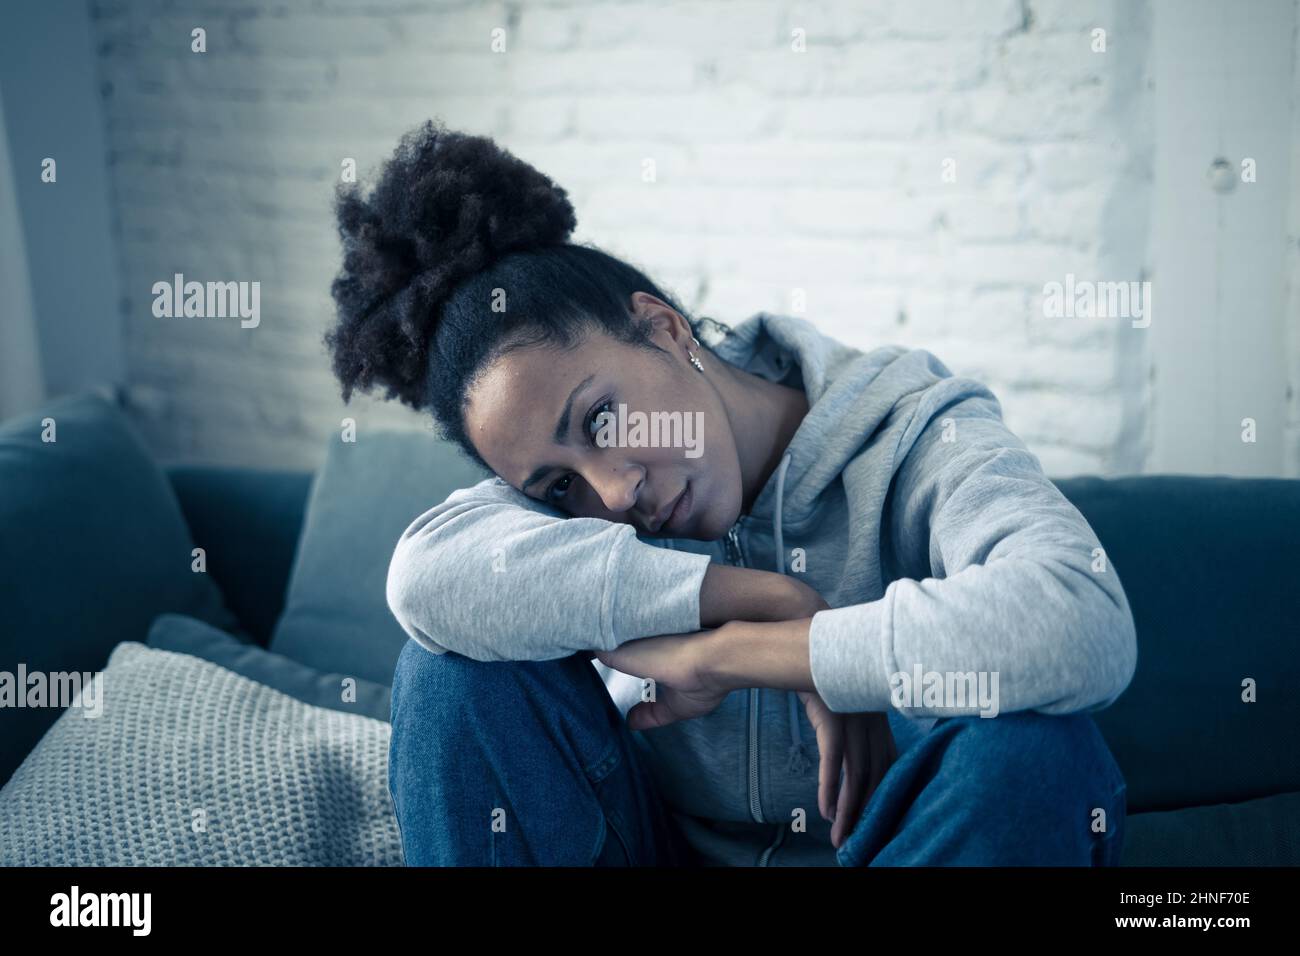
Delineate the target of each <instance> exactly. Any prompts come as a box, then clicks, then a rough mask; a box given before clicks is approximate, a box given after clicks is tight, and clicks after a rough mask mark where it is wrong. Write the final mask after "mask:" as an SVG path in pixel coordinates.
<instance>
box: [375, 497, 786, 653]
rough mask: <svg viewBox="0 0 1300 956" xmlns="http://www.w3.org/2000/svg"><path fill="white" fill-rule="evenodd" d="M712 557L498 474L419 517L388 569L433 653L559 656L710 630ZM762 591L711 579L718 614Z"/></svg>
mask: <svg viewBox="0 0 1300 956" xmlns="http://www.w3.org/2000/svg"><path fill="white" fill-rule="evenodd" d="M709 567H710V561H709V556H708V555H706V554H696V553H694V552H688V551H674V550H672V549H669V548H661V547H657V546H655V545H651V544H647V543H646V542H644V541H642V540H640V539H639V538H637V537H636V529H635V528H634V527H633V526H632V525H629V524H618V523H613V522H609V521H604V520H601V519H599V518H574V517H566V516H563V515H561V514H559V513H558V512H556V511H554V510H552V509H549V508H546V507H545V506H544V505H542V504H541V503H540V502H538V501H536V500H534V499H532V498H529V497H528V496H527V495H524V494H521V493H520V492H518V491H516V490H515V489H514V488H513V487H511V486H510V485H508V484H506V483H505V482H503V481H500V480H499V479H488V480H486V481H483V482H480V483H479V484H477V485H474V486H472V487H470V488H462V489H459V490H457V491H455V492H453V493H452V494H451V495H449V496H448V497H447V499H446V500H445V501H444V502H442V503H441V504H439V505H437V506H436V507H434V508H431V509H429V510H428V511H427V512H425V513H424V514H422V515H421V516H420V517H419V518H417V519H416V520H415V521H413V522H412V523H411V524H410V526H408V527H407V529H406V530H405V531H404V532H403V533H402V536H401V538H400V540H399V541H398V543H397V546H396V548H395V549H394V552H393V557H392V560H391V562H390V563H389V568H388V582H387V598H388V605H389V608H390V609H391V610H392V612H393V615H394V617H396V618H397V621H398V623H399V624H401V626H402V628H403V630H405V631H406V632H407V634H409V635H410V636H411V637H412V638H414V639H415V640H417V641H419V642H420V643H421V644H422V645H423V646H425V647H426V648H428V649H429V650H431V651H433V652H434V653H441V652H443V651H448V650H450V651H455V652H457V653H459V654H463V655H465V656H466V657H470V658H473V659H475V660H482V661H490V660H514V661H523V660H551V659H554V658H559V657H567V656H568V655H570V654H574V653H577V652H579V651H590V650H610V649H612V648H615V647H617V646H619V645H620V644H622V643H623V642H625V641H628V640H632V639H633V638H641V637H647V636H650V635H656V634H678V633H684V632H689V631H696V630H699V629H700V628H701V626H702V625H701V623H700V616H701V601H702V594H701V592H702V589H703V586H704V578H705V572H706V569H708V568H709ZM760 591H761V589H759V588H756V587H755V586H754V584H753V582H752V581H750V580H746V581H744V582H741V583H737V582H736V581H734V580H732V579H731V578H729V577H726V576H724V577H723V578H718V577H717V576H715V577H714V578H713V579H711V584H710V588H709V595H708V604H707V609H708V611H709V613H710V618H711V619H712V616H713V615H714V614H716V613H719V612H720V611H723V610H725V609H728V608H730V607H732V606H737V605H740V604H743V603H744V602H745V601H746V600H756V595H757V594H759V592H760Z"/></svg>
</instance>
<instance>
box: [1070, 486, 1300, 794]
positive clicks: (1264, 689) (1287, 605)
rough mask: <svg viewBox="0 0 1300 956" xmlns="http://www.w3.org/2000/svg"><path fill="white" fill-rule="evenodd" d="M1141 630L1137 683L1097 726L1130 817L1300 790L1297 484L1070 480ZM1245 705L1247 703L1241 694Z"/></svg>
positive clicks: (1299, 511)
mask: <svg viewBox="0 0 1300 956" xmlns="http://www.w3.org/2000/svg"><path fill="white" fill-rule="evenodd" d="M1058 484H1059V486H1060V488H1061V491H1062V492H1063V493H1064V494H1065V495H1066V497H1068V498H1069V499H1070V500H1071V501H1073V502H1074V504H1075V505H1076V506H1077V507H1078V508H1079V510H1080V511H1081V512H1082V513H1083V515H1084V517H1085V518H1087V519H1088V522H1089V523H1090V524H1091V525H1092V527H1093V530H1095V531H1096V532H1097V537H1098V538H1099V539H1100V540H1101V543H1102V546H1103V547H1104V548H1105V550H1106V554H1107V557H1108V560H1109V563H1110V565H1111V566H1112V567H1113V568H1114V569H1115V570H1116V571H1117V572H1118V573H1119V575H1120V580H1121V581H1123V583H1124V591H1125V593H1126V594H1127V595H1128V599H1129V604H1130V605H1131V606H1132V608H1133V619H1134V621H1135V623H1136V625H1137V640H1138V661H1137V672H1136V673H1135V674H1134V676H1133V681H1132V683H1131V684H1130V685H1129V687H1128V689H1127V690H1126V691H1125V692H1124V694H1123V695H1121V696H1120V698H1119V699H1118V700H1117V701H1116V702H1115V703H1114V704H1112V705H1111V706H1110V707H1109V708H1107V709H1105V710H1103V711H1100V712H1098V713H1096V714H1095V715H1094V716H1095V719H1096V721H1097V726H1098V727H1099V728H1100V729H1101V732H1102V734H1103V735H1104V736H1105V738H1106V741H1107V743H1108V744H1109V745H1110V748H1111V751H1112V753H1114V755H1115V759H1116V762H1117V763H1118V764H1119V766H1120V770H1121V771H1122V772H1123V774H1124V777H1125V779H1126V780H1127V782H1128V806H1129V811H1130V812H1132V813H1141V812H1145V811H1148V810H1175V809H1179V808H1181V807H1192V806H1202V805H1207V804H1219V803H1225V804H1233V803H1240V802H1242V801H1245V800H1250V799H1252V798H1254V797H1257V796H1259V795H1261V794H1276V793H1289V792H1293V791H1300V694H1296V693H1295V691H1294V688H1295V687H1296V686H1297V685H1300V654H1297V653H1296V649H1295V648H1296V626H1297V622H1298V621H1300V587H1297V586H1296V571H1295V562H1294V561H1293V560H1291V559H1290V558H1289V557H1288V556H1289V555H1291V554H1293V553H1294V552H1295V548H1296V541H1298V540H1300V481H1294V480H1290V481H1288V480H1279V479H1264V478H1256V479H1241V478H1224V477H1191V476H1166V475H1155V476H1145V477H1136V478H1112V479H1103V478H1077V479H1067V480H1062V481H1060V482H1058ZM1247 681H1250V682H1253V687H1254V695H1255V699H1254V701H1253V702H1248V701H1247V700H1244V699H1243V695H1244V689H1243V683H1244V682H1247Z"/></svg>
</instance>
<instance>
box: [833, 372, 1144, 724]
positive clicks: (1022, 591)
mask: <svg viewBox="0 0 1300 956" xmlns="http://www.w3.org/2000/svg"><path fill="white" fill-rule="evenodd" d="M931 359H932V361H931V365H932V367H933V368H936V369H938V370H940V371H941V372H942V373H943V374H950V373H948V372H947V369H945V368H944V367H943V365H942V363H941V362H939V361H938V359H933V357H931ZM914 405H915V413H914V414H913V415H912V416H911V418H910V420H909V422H908V425H907V427H906V428H905V429H904V432H903V437H902V440H901V441H900V454H901V453H903V452H902V449H904V448H906V449H908V450H907V451H906V453H905V457H904V459H903V461H902V462H901V464H900V466H899V467H898V469H897V472H896V474H895V476H894V483H893V487H892V490H891V492H890V494H889V496H888V498H887V499H886V504H885V514H884V518H883V521H884V524H883V526H882V532H881V537H882V552H884V553H885V558H886V569H887V570H889V569H890V565H892V566H893V570H894V571H896V572H897V576H895V575H893V574H891V575H889V576H888V577H887V578H886V580H889V577H894V580H892V581H890V583H889V584H888V586H887V587H886V589H885V592H884V596H883V597H882V598H881V599H880V600H877V601H871V602H868V603H864V604H858V605H854V606H850V607H843V608H835V609H831V610H827V611H822V612H820V613H818V614H817V615H815V616H814V617H813V620H812V627H811V630H810V633H809V654H810V664H811V669H812V674H813V680H814V684H815V686H816V687H817V690H818V692H819V693H820V694H821V696H822V698H823V699H824V700H825V701H826V703H827V705H828V706H829V707H830V708H831V709H832V710H834V711H838V712H859V711H884V710H886V709H887V708H888V707H890V706H892V704H891V679H892V678H893V676H894V675H896V674H899V673H905V674H907V675H908V676H909V678H911V677H912V676H913V675H914V674H916V673H918V672H919V673H921V674H924V673H926V672H939V673H941V674H943V673H946V672H947V673H958V674H969V673H970V672H975V674H976V675H977V676H978V674H979V673H980V672H986V674H987V675H988V677H987V679H988V680H989V685H988V686H990V687H994V688H996V696H995V702H994V704H995V706H996V707H997V709H998V710H1000V711H1001V712H1009V711H1018V710H1036V711H1040V712H1042V713H1045V714H1067V713H1071V712H1075V711H1085V712H1087V711H1095V710H1100V709H1101V708H1103V707H1106V706H1108V705H1109V704H1110V703H1111V702H1113V701H1114V700H1115V699H1116V698H1117V697H1118V696H1119V695H1120V693H1121V692H1122V691H1123V690H1124V688H1125V687H1127V686H1128V683H1129V681H1130V680H1131V679H1132V676H1133V672H1134V669H1135V668H1136V666H1137V640H1136V633H1135V628H1134V623H1133V617H1132V612H1131V611H1130V609H1129V604H1128V599H1127V597H1126V596H1125V594H1124V589H1123V587H1122V585H1121V584H1120V580H1119V576H1118V574H1117V573H1116V571H1115V569H1114V568H1113V567H1112V566H1111V565H1110V563H1109V561H1108V559H1106V558H1105V555H1104V553H1103V552H1101V550H1100V548H1101V544H1100V542H1099V541H1098V539H1097V537H1096V535H1095V534H1094V532H1093V530H1092V528H1091V527H1090V526H1089V525H1088V523H1087V521H1086V520H1085V519H1084V517H1083V515H1082V514H1080V513H1079V511H1078V509H1076V508H1075V507H1074V505H1073V504H1071V503H1070V502H1069V500H1068V499H1066V498H1065V496H1064V495H1062V494H1061V492H1060V491H1059V490H1058V489H1057V488H1056V486H1055V485H1054V484H1052V482H1051V481H1049V480H1048V478H1047V477H1046V476H1045V475H1044V474H1043V471H1042V467H1041V465H1040V463H1039V461H1038V459H1037V458H1036V457H1035V456H1034V455H1033V454H1031V453H1030V452H1029V451H1028V450H1027V448H1026V447H1025V445H1024V443H1023V442H1021V441H1020V439H1019V438H1017V437H1016V436H1015V435H1014V434H1012V433H1011V432H1010V431H1009V430H1008V429H1007V428H1006V426H1005V425H1004V424H1003V422H1002V413H1001V406H1000V405H999V403H998V401H997V399H996V398H995V397H994V396H993V394H992V393H991V392H990V391H988V389H987V388H985V387H984V386H982V385H980V384H979V383H977V382H974V381H972V380H970V379H956V378H950V377H949V378H945V379H943V380H941V381H939V382H937V383H935V384H933V385H931V386H930V387H929V388H927V389H926V390H925V391H923V392H921V393H920V394H919V396H918V397H916V398H915V399H914ZM913 436H914V437H913ZM850 493H851V492H850ZM993 675H996V681H997V683H996V684H993V679H994V676H993ZM979 710H980V708H979V707H978V706H977V705H976V706H968V707H961V708H953V707H947V708H939V707H919V706H918V707H909V708H908V709H907V713H908V714H910V715H912V716H915V717H943V716H954V715H957V714H974V713H978V712H979Z"/></svg>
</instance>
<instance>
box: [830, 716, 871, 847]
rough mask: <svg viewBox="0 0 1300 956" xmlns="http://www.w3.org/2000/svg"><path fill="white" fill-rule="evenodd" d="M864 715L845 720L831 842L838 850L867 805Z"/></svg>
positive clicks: (868, 749) (868, 754)
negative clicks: (840, 782) (841, 760)
mask: <svg viewBox="0 0 1300 956" xmlns="http://www.w3.org/2000/svg"><path fill="white" fill-rule="evenodd" d="M867 716H868V715H866V714H846V715H845V717H844V783H843V784H842V785H841V787H840V795H839V805H838V806H837V807H836V810H835V825H834V826H832V827H831V843H832V844H834V845H835V846H836V847H838V846H839V845H840V844H841V843H842V842H843V841H844V839H845V837H847V836H848V835H849V834H850V833H852V832H853V828H854V827H855V826H856V825H857V822H858V817H860V816H861V815H862V808H863V807H864V806H866V803H867V796H868V794H867V786H868V778H869V773H870V768H871V749H872V748H871V740H870V738H869V736H868V730H869V728H868V725H867V722H866V721H865V720H864V718H865V717H867Z"/></svg>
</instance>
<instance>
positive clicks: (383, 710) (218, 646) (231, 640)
mask: <svg viewBox="0 0 1300 956" xmlns="http://www.w3.org/2000/svg"><path fill="white" fill-rule="evenodd" d="M148 643H149V646H150V647H156V648H158V649H160V650H164V651H175V652H176V653H178V654H192V655H193V656H195V657H201V658H203V660H205V661H211V662H212V663H214V664H219V665H220V666H222V667H224V668H225V669H226V670H229V671H234V672H235V673H236V674H242V675H243V676H244V677H247V678H248V679H249V680H255V681H257V682H258V683H259V684H265V685H266V686H267V687H273V688H275V689H276V690H278V691H279V692H280V693H282V694H288V695H289V696H290V697H292V698H293V699H294V700H300V701H302V702H303V703H304V704H312V705H314V706H316V707H327V708H329V709H330V710H338V711H342V712H343V713H345V714H361V715H362V716H364V717H371V718H373V719H375V720H383V721H388V720H391V718H392V692H391V690H390V688H389V687H388V686H386V685H384V684H378V683H375V682H374V681H368V680H366V679H365V678H362V677H355V678H354V677H348V676H346V675H343V674H324V673H321V672H320V671H318V670H316V669H314V668H311V667H308V666H307V665H306V664H301V663H299V662H298V661H294V660H290V659H289V658H287V657H285V656H283V655H281V654H274V653H272V652H271V651H268V650H266V649H265V648H261V647H258V646H256V645H255V644H248V643H246V642H245V641H241V640H239V639H238V638H236V637H234V636H232V635H230V634H227V633H226V632H225V631H219V630H217V629H216V628H215V627H212V626H211V625H208V624H204V623H203V622H202V621H197V620H195V619H194V618H192V617H185V616H184V615H181V614H162V615H159V617H158V619H157V620H156V621H154V622H153V627H151V628H150V629H149V642H148Z"/></svg>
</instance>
